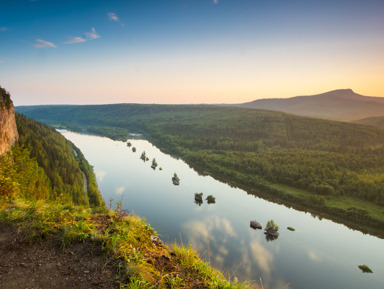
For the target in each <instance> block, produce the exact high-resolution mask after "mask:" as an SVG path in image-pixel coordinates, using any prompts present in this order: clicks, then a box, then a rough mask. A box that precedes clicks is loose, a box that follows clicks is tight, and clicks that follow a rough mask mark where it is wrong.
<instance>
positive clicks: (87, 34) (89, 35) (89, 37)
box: [84, 28, 101, 40]
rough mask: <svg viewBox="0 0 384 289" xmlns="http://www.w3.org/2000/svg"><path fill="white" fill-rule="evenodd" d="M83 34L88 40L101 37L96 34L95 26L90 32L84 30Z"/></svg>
mask: <svg viewBox="0 0 384 289" xmlns="http://www.w3.org/2000/svg"><path fill="white" fill-rule="evenodd" d="M84 34H85V36H86V37H87V38H88V40H93V39H97V38H100V37H101V36H100V35H99V34H97V32H96V30H95V28H92V32H85V33H84Z"/></svg>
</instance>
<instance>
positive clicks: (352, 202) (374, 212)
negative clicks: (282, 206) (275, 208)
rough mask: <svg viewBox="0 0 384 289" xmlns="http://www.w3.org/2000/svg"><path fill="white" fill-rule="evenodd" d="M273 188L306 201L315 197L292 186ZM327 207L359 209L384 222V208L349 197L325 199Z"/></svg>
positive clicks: (275, 186) (276, 185)
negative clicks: (310, 197) (309, 197)
mask: <svg viewBox="0 0 384 289" xmlns="http://www.w3.org/2000/svg"><path fill="white" fill-rule="evenodd" d="M271 187H272V188H275V189H278V190H281V191H283V192H284V193H286V194H289V195H292V196H294V197H297V198H300V199H305V198H308V196H311V195H313V194H312V193H310V192H308V191H305V190H301V189H296V188H292V187H290V186H286V185H281V184H271ZM325 205H326V206H327V207H335V208H340V209H342V210H348V209H349V208H358V209H362V210H365V211H367V212H368V213H369V215H370V216H372V217H373V218H375V219H377V220H380V221H383V222H384V207H383V206H379V205H376V204H374V203H372V202H368V201H364V200H360V199H356V198H353V197H348V196H327V197H326V198H325Z"/></svg>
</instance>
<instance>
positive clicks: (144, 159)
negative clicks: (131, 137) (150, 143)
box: [140, 151, 147, 162]
mask: <svg viewBox="0 0 384 289" xmlns="http://www.w3.org/2000/svg"><path fill="white" fill-rule="evenodd" d="M146 158H147V157H146V155H145V151H143V152H142V153H141V156H140V159H142V160H143V161H144V162H145V161H146Z"/></svg>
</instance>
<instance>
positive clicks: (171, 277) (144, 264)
mask: <svg viewBox="0 0 384 289" xmlns="http://www.w3.org/2000/svg"><path fill="white" fill-rule="evenodd" d="M118 207H119V206H118ZM0 222H6V223H10V224H13V225H16V226H18V228H19V229H18V231H19V232H23V233H24V234H26V235H27V237H28V239H29V240H30V241H38V240H43V239H47V238H53V237H54V238H55V239H57V240H58V246H60V247H61V248H66V247H68V246H71V244H72V243H74V242H85V241H86V240H88V241H91V242H92V243H93V244H94V245H90V246H101V247H102V249H103V251H104V252H105V253H106V258H108V259H115V260H116V259H118V260H120V262H119V266H120V267H119V268H116V274H118V275H119V279H120V280H123V282H122V283H121V285H120V287H121V288H154V287H155V288H250V285H249V284H246V283H236V282H235V283H231V282H229V281H227V280H226V279H225V278H224V277H223V275H222V274H221V273H220V272H218V271H216V270H214V269H213V268H212V267H210V265H209V264H208V263H206V262H203V261H201V260H200V259H199V258H198V257H197V254H196V252H195V251H194V250H192V249H191V248H190V247H189V248H188V247H180V246H177V245H174V246H173V248H169V247H167V246H165V245H163V244H161V243H160V242H159V243H157V242H153V241H152V239H151V236H152V235H153V236H154V235H156V232H155V231H154V230H153V229H152V228H151V227H150V225H148V224H147V223H145V221H143V220H141V219H139V218H138V217H136V216H134V215H130V214H127V212H124V211H122V210H120V209H115V210H110V211H108V212H105V213H98V214H95V213H92V210H91V209H89V208H86V207H83V206H75V205H69V204H66V205H64V204H60V203H58V202H52V201H44V200H39V201H25V200H23V199H20V198H16V199H13V200H12V201H7V200H4V199H1V198H0ZM153 286H154V287H153Z"/></svg>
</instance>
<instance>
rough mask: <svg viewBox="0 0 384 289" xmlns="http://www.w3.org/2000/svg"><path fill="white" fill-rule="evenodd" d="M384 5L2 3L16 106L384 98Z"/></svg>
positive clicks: (5, 62) (2, 44)
mask: <svg viewBox="0 0 384 289" xmlns="http://www.w3.org/2000/svg"><path fill="white" fill-rule="evenodd" d="M383 31H384V1H382V0H349V1H347V0H322V1H318V0H301V1H300V0H274V1H272V0H217V1H214V0H164V1H160V0H124V1H119V0H110V1H107V0H104V1H102V0H92V1H88V0H35V1H30V0H0V85H1V86H2V87H4V88H6V89H7V90H8V91H10V92H11V95H12V98H13V100H14V103H15V104H16V105H27V104H56V103H75V104H85V103H119V102H135V103H224V102H225V103H239V102H245V101H251V100H254V99H258V98H270V97H291V96H296V95H308V94H316V93H321V92H325V91H329V90H333V89H338V88H352V89H353V90H354V91H355V92H357V93H360V94H364V95H371V96H384V81H383V79H384V53H383V51H384V36H383Z"/></svg>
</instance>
